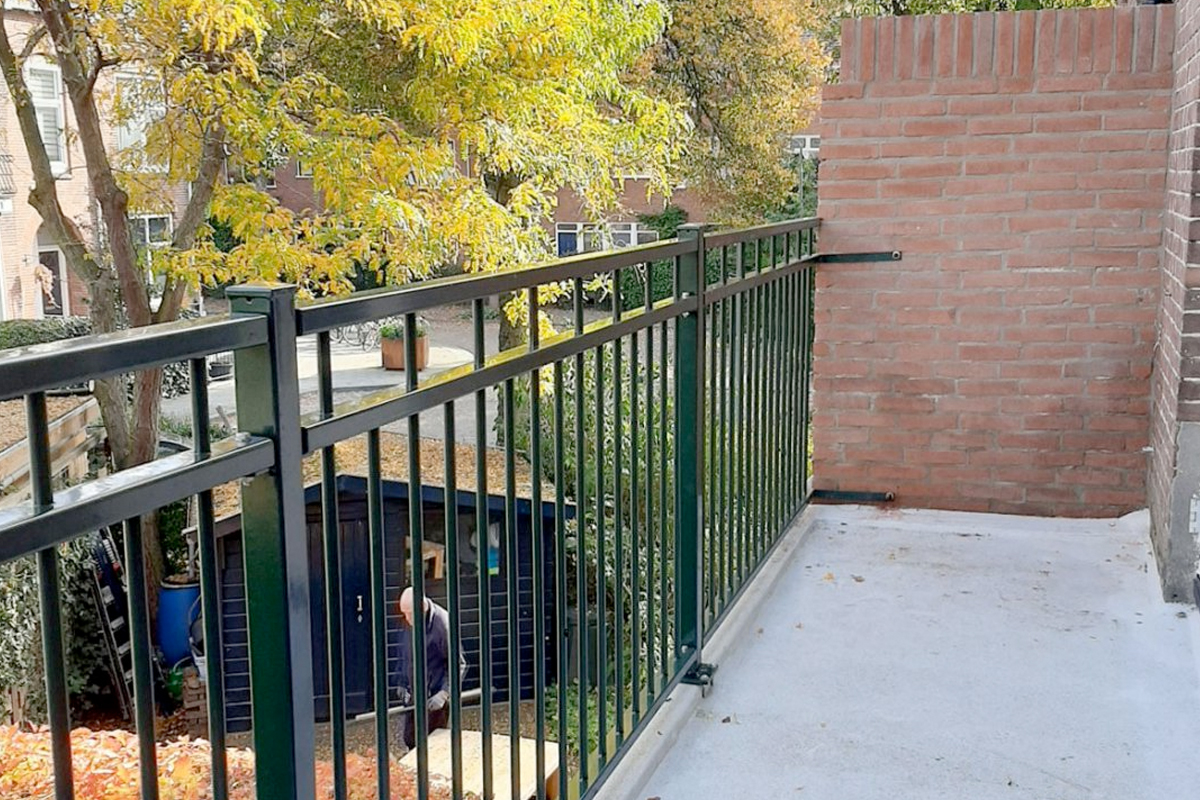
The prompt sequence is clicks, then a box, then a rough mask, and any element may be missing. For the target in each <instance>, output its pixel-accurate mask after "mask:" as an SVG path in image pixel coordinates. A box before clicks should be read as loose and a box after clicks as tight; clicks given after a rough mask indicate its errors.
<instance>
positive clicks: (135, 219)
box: [129, 212, 175, 250]
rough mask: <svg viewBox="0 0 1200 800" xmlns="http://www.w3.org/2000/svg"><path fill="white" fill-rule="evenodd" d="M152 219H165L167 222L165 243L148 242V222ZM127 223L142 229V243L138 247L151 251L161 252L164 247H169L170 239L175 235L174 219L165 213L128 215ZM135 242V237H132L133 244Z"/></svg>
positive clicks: (136, 239)
mask: <svg viewBox="0 0 1200 800" xmlns="http://www.w3.org/2000/svg"><path fill="white" fill-rule="evenodd" d="M152 219H165V220H166V221H167V239H166V240H165V241H158V242H153V241H151V240H150V220H152ZM129 223H130V225H140V226H141V228H142V240H143V243H142V244H140V245H138V246H139V247H147V248H149V249H151V250H161V249H163V248H164V247H170V246H171V237H173V236H174V235H175V218H174V217H172V216H171V215H170V214H168V213H165V212H162V213H153V212H146V213H142V214H130V215H129ZM137 241H138V238H137V236H134V242H135V243H136V242H137Z"/></svg>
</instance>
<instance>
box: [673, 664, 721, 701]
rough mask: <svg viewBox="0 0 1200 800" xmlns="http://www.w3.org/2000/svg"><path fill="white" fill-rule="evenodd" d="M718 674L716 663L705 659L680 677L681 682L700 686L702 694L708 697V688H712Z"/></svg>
mask: <svg viewBox="0 0 1200 800" xmlns="http://www.w3.org/2000/svg"><path fill="white" fill-rule="evenodd" d="M716 674H717V665H716V664H706V663H705V662H703V661H699V662H697V663H696V664H695V665H693V666H692V668H691V669H689V670H688V671H687V672H685V673H683V677H682V678H680V679H679V682H680V683H686V684H688V685H689V686H699V687H700V696H701V697H708V690H709V689H711V688H712V685H713V683H714V680H713V676H714V675H716Z"/></svg>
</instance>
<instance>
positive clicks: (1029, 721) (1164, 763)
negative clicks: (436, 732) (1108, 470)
mask: <svg viewBox="0 0 1200 800" xmlns="http://www.w3.org/2000/svg"><path fill="white" fill-rule="evenodd" d="M1147 528H1148V517H1147V516H1146V514H1145V513H1139V514H1134V515H1131V516H1129V517H1126V518H1123V519H1121V520H1099V521H1098V520H1086V521H1078V520H1063V519H1044V518H1028V517H1024V518H1023V517H1007V516H999V515H984V514H962V513H948V512H931V511H890V510H889V511H881V510H876V509H867V508H850V507H815V508H811V509H809V511H808V512H806V515H805V517H804V518H803V519H802V520H801V522H800V524H799V525H797V526H796V527H795V528H794V529H793V530H792V531H791V532H790V533H789V535H788V537H787V538H786V539H785V541H784V542H782V543H781V546H780V548H779V550H778V551H777V552H776V554H774V556H773V558H772V560H771V562H770V563H769V564H768V565H767V566H766V567H765V568H764V571H763V573H762V574H761V575H760V576H759V577H758V578H757V579H756V581H755V585H753V586H752V587H751V588H750V590H749V591H748V593H747V595H746V596H745V598H744V600H743V602H741V603H739V607H738V608H736V609H735V610H734V612H733V615H732V616H731V618H730V619H729V620H728V622H727V624H726V625H725V626H723V627H722V629H721V630H720V631H718V633H717V634H716V636H715V637H714V640H713V643H712V647H710V648H707V649H706V651H705V660H706V661H707V660H714V659H715V660H717V661H718V662H719V672H718V673H717V676H716V686H715V688H714V689H713V691H712V692H711V693H710V695H709V696H708V697H707V698H706V699H703V700H702V699H700V696H699V692H698V690H697V689H695V688H694V687H687V686H684V687H680V688H679V689H677V690H676V692H675V693H674V696H673V697H672V700H671V702H669V703H667V704H666V706H665V710H664V711H663V712H662V713H661V714H660V715H659V717H658V718H656V719H655V720H653V721H652V722H651V727H650V728H649V729H648V730H647V731H646V732H645V734H643V735H642V736H641V737H640V738H639V739H638V741H637V742H636V743H635V745H634V747H633V750H632V751H631V752H630V754H629V757H628V759H627V760H626V761H625V762H623V763H622V765H621V766H620V768H619V769H618V772H617V773H616V774H615V775H614V777H613V779H612V780H611V781H610V782H609V784H608V785H606V787H605V789H604V791H602V793H601V796H602V797H610V796H611V797H630V798H638V799H639V800H645V799H646V798H661V800H682V799H684V798H688V799H689V800H690V799H691V798H709V797H712V798H722V797H731V798H732V797H738V798H740V797H755V798H801V799H803V798H818V799H819V800H875V799H876V798H878V799H879V800H885V799H886V800H898V799H903V798H919V799H920V800H941V799H942V798H945V800H990V799H991V798H1004V799H1005V800H1016V799H1018V798H1020V799H1025V798H1029V799H1030V800H1032V799H1034V798H1036V799H1037V800H1074V799H1075V798H1112V800H1137V799H1138V798H1147V799H1149V798H1163V797H1195V796H1196V793H1197V792H1198V791H1200V788H1198V787H1200V620H1198V617H1197V612H1196V610H1195V609H1194V608H1191V609H1190V610H1189V608H1188V607H1186V606H1183V605H1171V604H1167V603H1164V602H1163V601H1162V599H1161V595H1160V593H1159V589H1158V584H1157V579H1156V577H1155V569H1154V565H1153V558H1152V556H1151V554H1150V546H1149V541H1148V538H1147V533H1146V531H1147Z"/></svg>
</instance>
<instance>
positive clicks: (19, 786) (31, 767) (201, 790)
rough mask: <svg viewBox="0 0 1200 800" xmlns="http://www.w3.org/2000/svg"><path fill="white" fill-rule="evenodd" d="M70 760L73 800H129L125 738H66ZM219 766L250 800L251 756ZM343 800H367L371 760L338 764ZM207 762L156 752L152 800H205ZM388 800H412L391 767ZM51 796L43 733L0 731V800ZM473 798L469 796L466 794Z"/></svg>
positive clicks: (447, 791) (439, 787) (189, 749)
mask: <svg viewBox="0 0 1200 800" xmlns="http://www.w3.org/2000/svg"><path fill="white" fill-rule="evenodd" d="M71 756H72V763H73V766H74V774H75V797H76V798H78V799H79V800H137V798H138V796H139V795H138V778H139V766H138V740H137V736H136V735H135V734H133V733H130V732H128V731H121V730H115V731H93V730H89V729H88V728H76V729H75V730H73V731H71ZM225 763H226V768H227V771H228V777H229V798H230V800H254V797H255V786H254V753H253V751H251V750H246V749H240V748H232V747H231V748H227V749H226V751H225ZM315 776H316V786H317V792H316V795H317V797H318V798H320V800H325V798H331V797H333V765H332V764H330V763H329V762H328V761H318V762H317V763H316V771H315ZM346 778H347V780H346V783H347V785H348V792H347V798H348V800H368V799H369V798H374V797H375V790H376V759H375V756H374V755H373V754H371V753H366V754H354V753H350V754H347V756H346ZM211 781H212V755H211V749H210V747H209V744H208V742H206V741H205V740H203V739H189V738H187V737H181V738H179V739H177V740H175V741H172V742H168V743H166V744H160V745H158V785H159V790H160V796H161V797H163V798H165V799H169V800H208V799H209V798H211V797H212V789H211ZM389 786H390V792H389V794H390V796H391V798H392V800H408V798H415V797H416V796H417V792H416V780H415V776H414V775H413V773H412V771H411V770H410V769H409V767H408V766H406V765H404V764H401V763H400V762H399V761H396V760H392V762H391V767H390V769H389ZM53 794H54V767H53V762H52V760H51V755H50V732H49V730H47V729H46V728H39V729H37V730H33V731H23V730H20V729H19V728H17V727H15V726H12V725H0V797H4V798H6V800H9V799H11V800H35V799H37V800H40V799H41V798H45V797H51V796H53ZM429 797H430V798H431V800H450V797H451V788H450V785H449V783H447V782H445V781H441V780H438V779H436V778H435V779H432V780H431V781H430V786H429ZM468 797H471V798H474V797H475V795H473V794H468Z"/></svg>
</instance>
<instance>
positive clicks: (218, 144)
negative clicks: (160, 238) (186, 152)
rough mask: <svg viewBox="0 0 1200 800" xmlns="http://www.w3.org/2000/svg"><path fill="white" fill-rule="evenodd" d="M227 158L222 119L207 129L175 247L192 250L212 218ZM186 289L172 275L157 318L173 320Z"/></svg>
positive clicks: (176, 227) (162, 320) (173, 245)
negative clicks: (211, 206)
mask: <svg viewBox="0 0 1200 800" xmlns="http://www.w3.org/2000/svg"><path fill="white" fill-rule="evenodd" d="M224 160H225V126H224V125H223V124H221V123H220V122H219V121H218V122H216V123H214V124H213V125H211V126H210V127H208V128H207V129H206V130H205V131H204V140H203V144H202V145H201V148H200V167H199V169H197V171H196V180H195V181H194V182H193V183H192V196H191V199H190V200H188V204H187V207H186V208H184V210H183V215H182V216H181V217H180V218H179V222H178V223H177V224H176V225H175V235H174V237H173V238H172V240H171V246H172V248H174V249H175V250H188V249H190V248H191V247H192V246H193V245H194V244H195V243H196V234H197V233H198V232H199V230H200V226H201V225H202V224H204V221H205V220H206V219H207V218H208V204H209V202H210V201H211V200H212V196H213V191H214V190H215V189H216V185H217V180H218V178H220V175H221V165H222V164H223V163H224ZM186 291H187V286H185V285H184V284H183V283H182V282H181V281H177V280H174V279H173V278H170V277H168V278H167V285H166V286H165V287H163V298H162V302H161V303H160V304H159V306H158V311H157V312H156V313H155V315H154V321H155V322H169V321H170V320H173V319H175V318H176V317H177V316H178V314H179V309H180V306H181V305H182V304H183V297H184V294H185V293H186Z"/></svg>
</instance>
